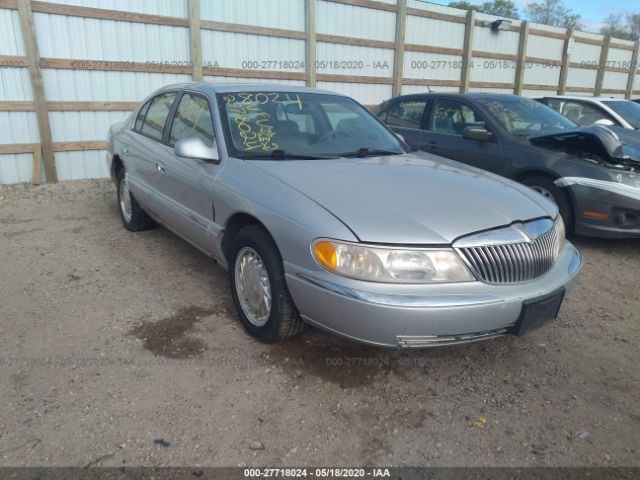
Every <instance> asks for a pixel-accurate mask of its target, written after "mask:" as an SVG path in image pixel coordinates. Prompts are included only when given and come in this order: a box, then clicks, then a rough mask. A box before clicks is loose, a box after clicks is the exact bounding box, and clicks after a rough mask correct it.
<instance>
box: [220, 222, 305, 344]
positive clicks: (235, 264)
mask: <svg viewBox="0 0 640 480" xmlns="http://www.w3.org/2000/svg"><path fill="white" fill-rule="evenodd" d="M228 260H229V283H230V285H231V293H232V295H233V303H234V304H235V307H236V310H237V312H238V316H239V317H240V321H241V322H242V326H243V327H244V329H245V330H246V331H247V333H249V335H251V336H252V337H254V338H256V339H257V340H260V341H261V342H265V343H277V342H281V341H283V340H285V339H287V338H289V337H293V336H295V335H297V334H298V333H300V332H301V331H302V329H303V328H304V322H303V321H302V320H301V319H300V317H299V315H298V310H297V309H296V307H295V305H294V303H293V300H292V299H291V296H290V295H289V290H288V289H287V285H286V282H285V278H284V269H283V267H282V258H281V257H280V253H279V252H278V249H277V247H276V245H275V243H274V242H273V240H272V239H271V237H270V236H269V234H267V232H266V231H265V230H264V229H263V228H261V227H259V226H257V225H248V226H246V227H243V228H242V229H240V230H239V231H238V232H237V234H236V235H235V238H234V239H233V245H232V247H231V250H230V252H229V258H228Z"/></svg>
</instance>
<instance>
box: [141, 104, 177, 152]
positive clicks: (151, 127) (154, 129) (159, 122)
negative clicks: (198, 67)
mask: <svg viewBox="0 0 640 480" xmlns="http://www.w3.org/2000/svg"><path fill="white" fill-rule="evenodd" d="M175 98H176V94H175V93H163V94H162V95H158V96H157V97H155V98H154V99H153V100H151V104H150V105H149V108H148V110H147V114H146V115H145V117H144V121H143V122H142V129H141V130H140V133H142V134H143V135H146V136H147V137H149V138H152V139H154V140H158V141H159V142H160V141H162V132H163V131H164V125H165V123H166V122H167V117H168V116H169V110H171V105H172V104H173V100H174V99H175Z"/></svg>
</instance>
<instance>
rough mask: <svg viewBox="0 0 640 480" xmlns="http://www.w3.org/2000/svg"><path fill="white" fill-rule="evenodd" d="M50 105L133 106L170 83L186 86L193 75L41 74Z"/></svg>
mask: <svg viewBox="0 0 640 480" xmlns="http://www.w3.org/2000/svg"><path fill="white" fill-rule="evenodd" d="M42 76H43V78H44V89H45V92H46V95H47V100H49V101H72V102H73V101H94V102H118V101H122V102H133V101H138V100H142V99H143V98H144V97H146V96H147V95H149V94H150V93H151V92H153V91H154V90H157V89H158V88H160V87H162V86H164V85H168V84H171V83H180V82H187V81H189V80H190V79H191V76H190V75H181V74H173V73H140V72H103V71H97V70H57V69H51V68H45V69H43V71H42Z"/></svg>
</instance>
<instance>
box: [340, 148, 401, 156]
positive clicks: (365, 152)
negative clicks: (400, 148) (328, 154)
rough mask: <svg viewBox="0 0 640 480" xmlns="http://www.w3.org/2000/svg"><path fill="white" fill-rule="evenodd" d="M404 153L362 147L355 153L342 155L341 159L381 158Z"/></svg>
mask: <svg viewBox="0 0 640 480" xmlns="http://www.w3.org/2000/svg"><path fill="white" fill-rule="evenodd" d="M403 153H404V152H394V151H392V150H378V149H375V148H367V147H362V148H361V149H359V150H356V151H353V152H345V153H340V154H339V155H340V156H341V157H379V156H383V155H402V154H403Z"/></svg>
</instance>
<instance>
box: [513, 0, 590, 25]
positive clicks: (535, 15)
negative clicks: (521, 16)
mask: <svg viewBox="0 0 640 480" xmlns="http://www.w3.org/2000/svg"><path fill="white" fill-rule="evenodd" d="M525 10H526V13H527V16H528V17H529V19H530V20H531V21H532V22H535V23H543V24H545V25H551V26H554V27H563V28H572V27H573V28H575V29H576V30H580V28H581V27H582V23H581V22H580V20H581V18H582V16H581V15H580V14H578V13H574V12H573V10H571V9H569V8H567V7H565V5H564V2H563V1H562V0H541V1H538V2H532V3H528V4H527V8H526V9H525Z"/></svg>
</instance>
